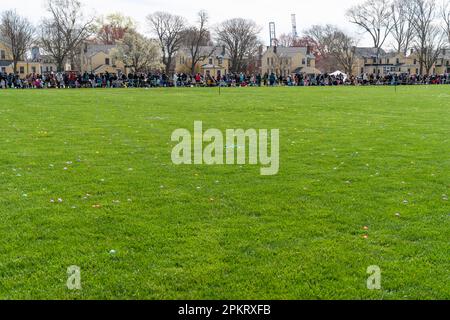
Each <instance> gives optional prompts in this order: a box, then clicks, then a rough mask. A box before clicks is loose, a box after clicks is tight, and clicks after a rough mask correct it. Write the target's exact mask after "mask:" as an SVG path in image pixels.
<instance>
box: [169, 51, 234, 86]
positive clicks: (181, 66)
mask: <svg viewBox="0 0 450 320" xmlns="http://www.w3.org/2000/svg"><path fill="white" fill-rule="evenodd" d="M199 56H200V57H203V59H201V60H200V61H198V62H197V64H196V66H195V69H196V70H195V71H196V73H201V74H203V75H204V76H207V75H210V76H213V77H215V78H218V77H219V76H221V75H225V74H227V73H228V72H229V70H230V66H231V60H230V55H229V53H228V52H227V50H226V49H225V47H224V46H201V47H200V48H199ZM191 65H192V57H191V55H190V53H189V50H188V49H187V48H182V49H181V50H179V51H178V53H177V55H176V56H175V68H174V69H175V72H176V73H187V74H190V73H191Z"/></svg>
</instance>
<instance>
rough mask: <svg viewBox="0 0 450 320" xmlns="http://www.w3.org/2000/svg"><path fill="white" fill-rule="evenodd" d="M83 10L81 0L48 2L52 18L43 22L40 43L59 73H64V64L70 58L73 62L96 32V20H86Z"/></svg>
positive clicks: (53, 0) (51, 0)
mask: <svg viewBox="0 0 450 320" xmlns="http://www.w3.org/2000/svg"><path fill="white" fill-rule="evenodd" d="M81 9H82V7H81V2H80V1H79V0H48V1H47V10H48V11H49V13H50V18H48V19H44V20H43V22H42V26H41V28H40V29H41V36H40V42H41V44H42V47H43V49H44V50H45V51H46V52H47V53H48V54H49V55H50V56H51V57H52V58H53V59H54V60H55V63H56V65H57V68H58V71H64V63H65V62H66V61H67V59H68V58H70V57H72V60H73V57H74V56H75V55H76V50H78V48H80V46H81V44H82V43H83V41H85V40H86V39H87V38H88V37H89V36H90V35H91V34H92V33H93V31H94V28H93V21H94V18H87V19H86V18H85V17H84V15H83V12H82V10H81ZM71 62H72V63H74V61H71Z"/></svg>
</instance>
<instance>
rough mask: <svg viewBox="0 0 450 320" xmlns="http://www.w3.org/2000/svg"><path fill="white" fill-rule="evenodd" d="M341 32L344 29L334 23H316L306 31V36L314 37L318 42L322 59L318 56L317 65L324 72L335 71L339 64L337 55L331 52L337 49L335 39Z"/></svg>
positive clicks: (317, 48) (318, 49)
mask: <svg viewBox="0 0 450 320" xmlns="http://www.w3.org/2000/svg"><path fill="white" fill-rule="evenodd" d="M339 33H342V31H340V30H339V29H338V28H337V27H336V26H333V25H324V26H322V25H314V26H312V27H311V28H309V29H307V30H306V31H305V34H306V36H307V37H310V38H311V39H313V40H314V41H315V43H316V44H317V46H316V50H317V51H318V54H317V56H320V59H319V60H317V56H316V66H317V67H318V68H319V69H321V71H322V72H333V71H335V70H336V65H338V64H339V63H338V62H337V60H336V57H335V55H333V54H332V52H331V50H332V49H336V48H335V45H334V39H335V38H336V35H337V34H339Z"/></svg>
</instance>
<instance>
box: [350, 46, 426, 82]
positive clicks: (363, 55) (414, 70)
mask: <svg viewBox="0 0 450 320" xmlns="http://www.w3.org/2000/svg"><path fill="white" fill-rule="evenodd" d="M354 50H355V55H356V61H355V65H354V67H353V74H354V75H362V74H378V75H380V76H385V75H388V74H411V75H416V74H419V59H418V57H417V55H416V54H415V53H414V52H410V54H409V55H405V54H404V53H397V52H386V51H384V50H383V49H380V51H378V50H377V49H376V48H362V47H356V48H355V49H354Z"/></svg>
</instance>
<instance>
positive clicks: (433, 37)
mask: <svg viewBox="0 0 450 320" xmlns="http://www.w3.org/2000/svg"><path fill="white" fill-rule="evenodd" d="M445 38H446V37H445V35H444V33H443V32H442V29H441V27H440V26H438V25H431V27H430V29H429V30H428V33H427V38H426V41H425V47H424V48H423V49H424V54H423V67H424V69H425V73H426V74H431V72H432V69H433V66H434V65H435V64H436V62H437V61H438V59H439V55H440V54H441V53H442V49H444V48H445V47H446V43H445V42H446V39H445Z"/></svg>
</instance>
